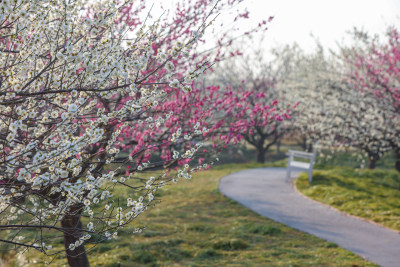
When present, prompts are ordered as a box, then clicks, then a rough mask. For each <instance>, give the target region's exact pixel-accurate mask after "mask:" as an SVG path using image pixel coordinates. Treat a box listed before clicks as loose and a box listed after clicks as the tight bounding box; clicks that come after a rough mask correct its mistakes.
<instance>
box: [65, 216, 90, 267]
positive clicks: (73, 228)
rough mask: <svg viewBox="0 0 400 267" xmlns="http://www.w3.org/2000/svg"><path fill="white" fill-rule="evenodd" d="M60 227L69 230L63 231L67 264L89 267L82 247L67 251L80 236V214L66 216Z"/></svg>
mask: <svg viewBox="0 0 400 267" xmlns="http://www.w3.org/2000/svg"><path fill="white" fill-rule="evenodd" d="M61 226H62V227H63V228H69V230H65V231H64V246H65V249H66V252H67V259H68V264H69V265H70V266H71V267H89V266H90V265H89V260H88V258H87V255H86V251H85V247H84V246H83V245H81V246H79V247H76V248H75V249H74V250H70V249H69V245H70V244H71V243H75V241H77V240H79V238H80V237H81V236H82V232H81V230H80V229H82V223H81V220H80V212H79V211H78V212H77V213H76V214H75V215H66V216H65V217H64V218H63V219H62V220H61Z"/></svg>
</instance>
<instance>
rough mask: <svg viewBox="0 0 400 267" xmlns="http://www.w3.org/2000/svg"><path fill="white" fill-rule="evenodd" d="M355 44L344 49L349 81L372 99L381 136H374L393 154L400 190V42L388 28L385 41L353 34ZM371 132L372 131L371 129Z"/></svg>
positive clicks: (394, 31)
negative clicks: (388, 147) (378, 119)
mask: <svg viewBox="0 0 400 267" xmlns="http://www.w3.org/2000/svg"><path fill="white" fill-rule="evenodd" d="M354 39H355V40H356V41H357V42H356V44H355V45H354V46H352V47H350V48H348V49H347V50H345V55H346V60H347V62H348V63H349V65H350V70H349V73H350V74H349V75H350V78H349V81H350V82H351V83H352V84H353V85H354V86H355V87H356V88H357V89H358V90H359V91H360V92H363V93H364V94H368V95H370V96H371V97H373V98H374V99H375V102H376V103H377V104H376V105H377V107H378V108H379V110H378V111H377V112H379V114H380V116H381V117H382V119H381V125H383V128H384V129H385V131H384V133H380V134H379V135H378V136H379V138H380V139H382V140H384V142H385V144H389V146H390V147H391V149H392V150H393V151H394V154H395V158H396V162H395V168H396V170H397V171H399V189H400V138H399V136H400V107H399V104H400V89H399V88H400V86H399V84H400V68H399V64H400V63H399V62H400V40H399V31H398V29H396V28H394V27H389V28H388V30H387V32H386V36H385V39H384V40H383V41H382V40H381V39H380V38H379V37H377V36H368V34H366V33H365V32H362V31H357V30H355V32H354ZM372 130H376V128H373V129H372Z"/></svg>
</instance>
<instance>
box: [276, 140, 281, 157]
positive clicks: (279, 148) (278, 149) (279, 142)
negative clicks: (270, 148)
mask: <svg viewBox="0 0 400 267" xmlns="http://www.w3.org/2000/svg"><path fill="white" fill-rule="evenodd" d="M276 152H277V153H278V154H279V153H281V141H278V142H276Z"/></svg>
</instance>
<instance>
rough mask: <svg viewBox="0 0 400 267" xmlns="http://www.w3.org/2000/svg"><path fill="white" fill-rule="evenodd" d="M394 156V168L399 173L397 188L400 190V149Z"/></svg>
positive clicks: (396, 150)
mask: <svg viewBox="0 0 400 267" xmlns="http://www.w3.org/2000/svg"><path fill="white" fill-rule="evenodd" d="M394 156H395V163H394V167H395V168H396V170H397V172H398V173H399V184H398V186H397V189H399V190H400V149H395V150H394Z"/></svg>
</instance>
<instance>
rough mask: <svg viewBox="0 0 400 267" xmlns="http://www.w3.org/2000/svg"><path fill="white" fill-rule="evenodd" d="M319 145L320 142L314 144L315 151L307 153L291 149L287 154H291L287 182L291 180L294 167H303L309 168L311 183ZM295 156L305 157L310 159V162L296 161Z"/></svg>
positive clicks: (304, 168)
mask: <svg viewBox="0 0 400 267" xmlns="http://www.w3.org/2000/svg"><path fill="white" fill-rule="evenodd" d="M317 145H318V142H317V143H316V144H315V145H314V150H313V153H307V152H302V151H296V150H289V151H288V153H287V155H288V156H289V162H288V166H287V170H286V182H288V181H289V178H290V173H291V171H292V170H293V169H301V170H307V172H308V181H309V182H310V183H311V181H312V171H313V167H314V163H315V157H316V155H317ZM294 158H303V159H308V160H309V162H302V161H295V160H294Z"/></svg>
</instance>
